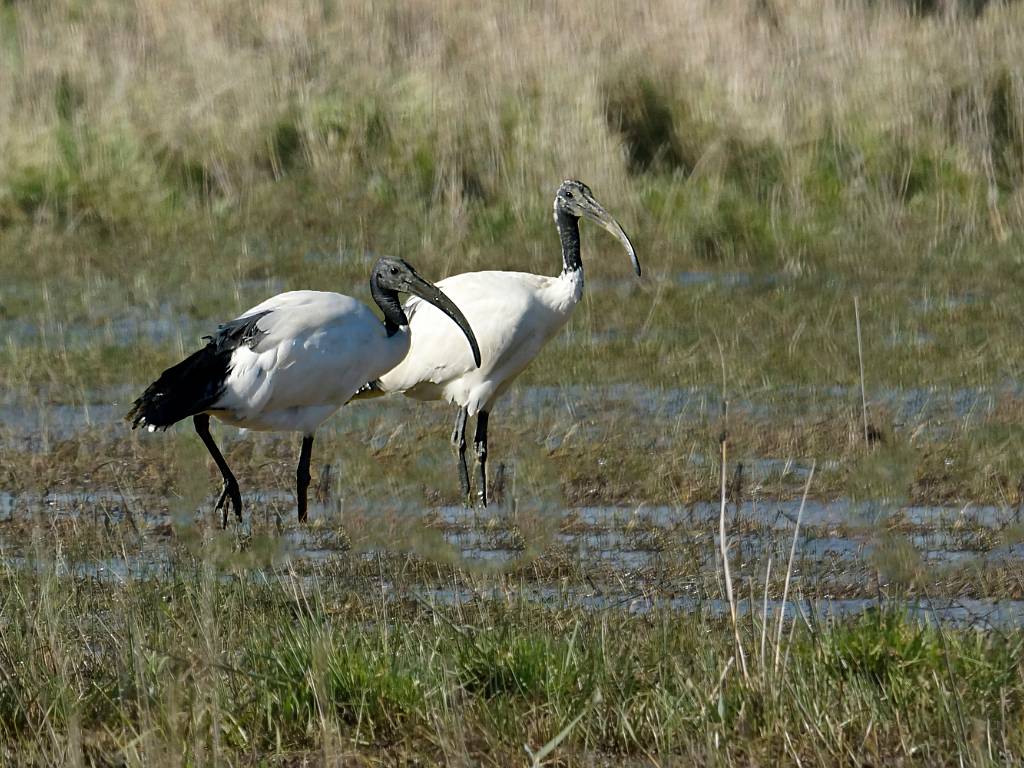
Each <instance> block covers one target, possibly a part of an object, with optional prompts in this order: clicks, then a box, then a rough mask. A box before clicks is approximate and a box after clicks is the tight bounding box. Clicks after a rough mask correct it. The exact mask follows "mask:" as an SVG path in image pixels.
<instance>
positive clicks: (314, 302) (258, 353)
mask: <svg viewBox="0 0 1024 768" xmlns="http://www.w3.org/2000/svg"><path fill="white" fill-rule="evenodd" d="M399 292H403V293H411V294H413V295H415V296H418V297H419V298H421V299H423V300H424V301H426V302H428V303H429V304H432V305H433V306H435V307H437V309H438V311H439V312H441V313H443V314H444V315H447V316H448V317H449V318H451V320H453V321H454V323H453V326H455V327H458V328H459V329H460V331H461V333H463V334H465V339H468V340H469V345H468V347H467V354H468V353H471V355H472V359H473V360H475V361H477V363H479V361H480V348H479V346H478V345H477V340H476V337H475V336H474V335H473V330H472V328H471V327H470V325H469V323H468V322H467V321H466V318H465V316H464V315H463V314H462V312H461V311H460V310H459V308H458V307H457V306H456V305H455V304H454V303H453V302H452V301H451V299H450V298H448V297H447V296H446V295H445V294H444V293H442V292H441V291H440V290H438V288H437V287H436V286H435V285H433V284H431V283H429V282H427V281H426V280H424V279H423V278H422V277H420V276H419V275H418V274H416V271H415V270H414V269H413V268H412V267H411V266H409V265H408V264H407V263H406V262H404V261H402V260H401V259H396V258H390V257H383V258H381V259H379V260H378V261H377V263H376V264H375V265H374V267H373V273H372V275H371V277H370V293H371V295H372V296H373V300H374V301H375V302H376V303H377V306H378V307H380V308H381V311H382V312H383V313H384V321H383V322H381V321H380V319H378V317H377V316H376V315H375V314H374V313H373V312H372V311H371V310H370V308H369V307H367V306H366V305H365V304H363V303H362V302H361V301H358V300H356V299H353V298H352V297H351V296H345V295H343V294H340V293H329V292H325V291H288V292H286V293H281V294H278V295H277V296H274V297H273V298H270V299H267V300H266V301H264V302H263V303H262V304H257V305H256V306H255V307H253V308H252V309H250V310H248V311H247V312H245V313H243V314H242V315H241V316H240V317H238V318H236V319H234V320H232V321H230V322H228V323H224V324H223V325H221V326H220V327H219V328H218V329H217V332H216V334H214V335H213V336H207V337H206V339H207V341H208V343H207V344H206V346H205V347H203V348H202V349H200V350H199V351H197V352H194V353H193V354H191V355H189V356H188V357H187V358H185V359H184V360H183V361H181V362H180V363H178V364H177V365H175V366H173V367H171V368H168V369H167V370H166V371H164V372H163V373H162V374H160V377H159V378H158V379H157V380H156V381H155V382H153V383H152V384H150V385H149V387H147V389H146V391H145V392H144V393H143V394H142V396H141V397H140V398H139V399H138V400H136V401H135V403H134V405H133V406H132V409H131V411H129V413H128V415H127V417H126V418H127V419H128V420H129V421H131V423H132V428H133V429H134V428H135V427H145V428H147V429H148V430H149V431H150V432H152V431H154V430H156V429H167V427H169V426H171V425H172V424H174V423H175V422H178V421H181V420H182V419H184V418H187V417H188V416H191V417H192V423H193V425H194V426H195V430H196V432H197V433H198V435H199V437H200V439H201V440H202V441H203V444H204V445H205V446H206V448H207V450H208V451H209V452H210V456H212V457H213V460H214V462H216V464H217V468H218V469H219V470H220V473H221V475H222V476H223V478H224V490H223V491H222V492H221V495H220V498H219V499H218V501H217V507H216V508H217V509H218V510H220V509H223V511H224V517H223V524H224V525H225V526H226V525H227V519H228V506H227V502H230V503H231V506H233V507H234V510H235V515H236V516H237V517H238V519H239V520H241V519H242V497H241V494H240V493H239V489H238V482H237V481H236V480H235V476H234V475H233V474H232V473H231V469H230V468H229V467H228V464H227V462H226V461H225V460H224V456H223V455H222V454H221V452H220V450H219V449H218V448H217V445H216V443H215V442H214V440H213V436H212V435H211V434H210V416H215V417H217V418H218V419H220V420H221V421H223V422H225V423H226V424H230V425H232V426H235V427H240V428H244V429H255V430H267V431H295V432H301V433H302V449H301V451H300V454H299V465H298V470H297V471H296V501H297V504H298V515H299V521H300V522H302V521H304V520H305V519H306V489H307V488H308V487H309V480H310V477H309V460H310V455H311V452H312V449H313V434H314V433H315V432H316V429H317V427H319V426H320V424H321V423H323V421H324V420H325V419H327V418H328V417H329V416H330V415H331V414H333V413H334V412H335V411H336V410H338V408H340V407H341V406H342V405H344V404H345V403H347V402H348V401H349V400H350V399H351V397H352V395H353V394H355V392H356V391H357V390H358V389H359V388H360V386H361V385H362V384H364V383H365V382H366V381H367V380H369V379H373V378H375V377H377V376H380V375H382V374H384V373H385V372H387V371H389V370H390V369H391V368H393V367H394V366H396V365H397V364H398V363H400V362H401V360H402V358H403V357H405V355H406V354H407V353H408V351H409V342H410V335H411V332H410V329H409V321H408V319H407V318H406V314H405V312H404V311H403V310H402V305H401V302H400V301H399V299H398V293H399ZM463 343H465V340H463Z"/></svg>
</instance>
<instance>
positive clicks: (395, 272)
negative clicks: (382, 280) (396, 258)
mask: <svg viewBox="0 0 1024 768" xmlns="http://www.w3.org/2000/svg"><path fill="white" fill-rule="evenodd" d="M391 274H392V275H397V274H398V267H392V268H391Z"/></svg>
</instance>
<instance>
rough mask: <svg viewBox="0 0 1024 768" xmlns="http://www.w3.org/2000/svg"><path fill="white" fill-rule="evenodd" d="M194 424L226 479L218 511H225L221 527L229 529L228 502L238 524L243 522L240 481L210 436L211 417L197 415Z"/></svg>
mask: <svg viewBox="0 0 1024 768" xmlns="http://www.w3.org/2000/svg"><path fill="white" fill-rule="evenodd" d="M192 424H193V426H194V427H195V428H196V434H197V435H199V439H200V440H202V441H203V445H205V446H206V450H208V451H209V452H210V455H211V456H212V457H213V461H214V463H216V465H217V469H219V470H220V474H221V476H222V477H223V478H224V490H223V491H221V492H220V498H219V499H217V506H216V509H222V510H224V517H223V519H222V520H221V525H223V526H224V527H225V528H227V527H228V502H229V501H230V502H231V506H233V507H234V508H235V517H237V518H238V522H242V494H241V493H240V492H239V490H238V481H237V480H235V476H234V475H233V474H231V467H229V466H228V463H227V462H226V461H225V460H224V456H223V454H221V452H220V449H219V448H218V447H217V444H216V443H215V442H213V435H211V434H210V417H209V416H208V415H207V414H205V413H197V414H196V415H195V416H193V417H192Z"/></svg>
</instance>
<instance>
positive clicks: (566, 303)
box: [358, 180, 640, 506]
mask: <svg viewBox="0 0 1024 768" xmlns="http://www.w3.org/2000/svg"><path fill="white" fill-rule="evenodd" d="M554 209H555V210H554V218H555V225H556V227H557V228H558V236H559V238H560V239H561V241H562V273H561V274H560V275H559V276H558V277H547V276H544V275H533V274H529V273H526V272H498V271H489V272H467V273H464V274H461V275H454V276H452V277H448V278H445V279H444V280H441V281H440V282H439V283H438V284H437V285H438V287H439V288H442V289H443V290H444V292H445V293H446V294H448V296H450V297H451V299H452V300H453V301H454V302H456V303H457V304H458V305H459V307H460V308H461V309H462V311H463V312H465V313H466V317H467V318H468V319H469V320H470V322H471V323H472V325H473V329H474V330H475V331H476V333H477V338H478V339H479V341H480V350H481V353H482V363H480V364H479V365H474V361H473V360H472V359H471V358H470V356H469V355H468V354H467V352H466V350H465V348H464V347H465V345H460V344H458V343H457V342H458V338H457V335H456V334H455V333H453V329H452V328H450V327H449V325H448V324H446V323H445V322H444V321H443V318H442V317H441V315H440V313H438V312H437V311H436V310H434V309H433V308H432V307H430V306H428V305H426V304H424V303H423V302H421V301H419V300H418V299H416V298H410V299H409V300H408V301H407V302H406V304H405V312H406V315H407V316H408V317H409V324H410V325H409V327H410V330H411V332H412V347H411V349H410V350H409V354H408V355H406V357H405V358H404V359H403V360H402V361H401V362H400V363H399V364H398V365H397V366H396V367H395V368H394V369H392V370H391V371H389V372H388V373H385V374H384V375H382V376H381V377H380V378H379V379H377V380H376V381H371V382H370V383H369V384H368V385H367V386H366V387H364V388H363V389H362V390H360V392H359V394H358V397H360V398H364V397H373V396H375V395H380V394H385V393H391V392H402V393H404V394H406V395H407V396H409V397H413V398H416V399H419V400H446V401H447V402H449V403H452V404H454V405H457V406H458V407H459V411H458V416H457V417H456V420H455V429H454V431H453V432H452V437H451V441H452V447H453V448H454V450H455V454H456V459H457V464H458V473H459V485H460V488H461V490H462V494H463V496H464V497H465V499H466V501H467V503H469V502H471V500H472V497H471V495H470V485H469V471H468V469H467V466H466V421H467V419H468V418H469V417H471V416H474V415H475V416H476V434H475V437H474V448H475V453H476V461H477V497H478V501H479V503H480V504H481V505H482V506H486V505H487V421H488V416H489V414H490V412H491V408H492V406H493V405H494V403H495V401H496V400H497V399H498V397H499V396H500V395H501V394H502V393H504V392H505V390H506V389H508V387H509V385H510V384H511V383H512V381H513V380H514V379H515V378H516V376H518V375H519V374H520V373H521V372H522V371H523V369H524V368H526V366H527V365H528V364H529V363H530V361H531V360H533V358H534V357H536V356H537V353H539V352H540V350H541V348H542V347H543V346H544V345H545V344H546V343H547V342H548V341H549V340H550V339H551V338H552V337H553V336H554V335H555V334H556V333H558V331H559V330H560V329H561V328H562V327H563V326H564V325H565V324H566V322H567V321H568V320H569V316H570V315H571V314H572V311H573V308H575V306H576V304H577V303H578V302H579V300H580V297H581V296H582V295H583V262H582V261H581V260H580V226H579V222H580V218H583V217H585V218H588V219H590V220H592V221H594V222H596V223H597V224H599V225H600V226H601V227H603V228H604V229H606V230H608V231H609V232H611V233H612V234H613V235H615V237H617V238H618V239H619V240H620V241H621V243H622V244H623V245H624V246H625V248H626V252H627V253H628V254H629V257H630V259H631V260H632V262H633V269H634V270H635V271H636V274H637V275H639V274H640V262H639V261H638V260H637V257H636V251H635V250H634V249H633V244H632V243H631V242H630V241H629V237H628V236H627V235H626V233H625V231H623V229H622V227H621V226H620V225H619V223H618V222H617V221H616V220H615V219H614V218H613V217H612V216H611V214H609V213H608V212H607V211H606V210H605V209H604V208H603V207H602V206H601V204H600V203H598V202H597V200H595V199H594V195H593V193H592V192H591V191H590V188H589V187H588V186H587V185H586V184H584V183H583V182H581V181H574V180H567V181H563V182H562V184H561V186H560V187H559V188H558V191H557V192H556V193H555V205H554Z"/></svg>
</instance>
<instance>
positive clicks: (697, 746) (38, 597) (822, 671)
mask: <svg viewBox="0 0 1024 768" xmlns="http://www.w3.org/2000/svg"><path fill="white" fill-rule="evenodd" d="M59 563H60V553H59V551H57V552H54V551H52V550H47V549H46V548H45V547H43V546H40V548H39V549H38V550H37V551H36V553H35V555H33V557H32V558H31V559H30V561H29V566H30V567H29V568H27V569H26V568H17V569H15V568H12V567H11V566H9V565H5V566H4V568H3V572H2V574H0V578H2V580H3V594H4V602H3V608H4V616H5V621H4V624H3V626H2V628H0V660H2V665H0V669H2V670H3V674H4V676H5V684H4V686H3V689H2V690H3V692H2V694H0V712H2V716H0V728H2V729H3V739H2V743H3V744H4V747H3V749H4V753H3V756H4V759H5V760H7V761H16V762H18V763H19V764H33V763H34V764H52V763H53V762H73V761H76V760H81V759H84V760H85V761H86V762H101V763H105V762H107V761H108V760H109V759H110V757H111V756H113V755H119V756H120V758H119V759H120V760H122V761H124V762H125V763H126V764H129V765H131V764H149V765H153V764H177V763H179V762H180V761H182V760H184V761H186V762H191V761H193V760H203V761H207V760H228V761H230V762H237V761H241V762H251V761H256V762H262V761H263V760H266V759H269V758H271V757H272V756H277V759H286V760H294V759H299V758H302V757H304V758H306V759H312V760H314V761H315V762H320V761H326V762H329V763H330V762H337V761H342V762H344V759H348V758H345V757H344V756H346V755H348V756H349V757H350V758H354V757H355V756H356V755H362V756H363V758H362V759H365V760H368V761H370V762H376V761H377V760H385V761H386V760H391V761H393V760H396V759H397V760H400V761H401V760H421V761H426V762H435V761H448V760H464V759H468V760H470V761H473V762H476V761H483V762H485V763H489V764H495V765H497V764H507V763H508V762H509V761H512V762H521V761H522V760H523V759H524V752H523V745H524V744H526V745H530V746H531V747H532V748H533V749H534V750H536V749H539V748H540V747H541V746H542V745H543V744H545V743H547V742H548V741H549V740H550V739H552V738H553V737H554V736H555V735H556V734H558V733H559V731H560V730H562V728H563V727H564V726H565V725H566V724H568V723H569V722H571V721H573V720H574V719H575V718H577V717H578V716H579V715H580V714H581V713H585V714H584V716H583V717H582V718H580V719H579V720H578V721H577V722H576V724H575V726H574V727H573V728H572V729H571V730H570V732H569V733H568V734H567V736H566V737H565V739H564V741H563V742H562V743H561V744H560V745H559V746H558V749H557V751H556V753H555V754H556V755H558V756H559V759H560V760H562V761H564V762H567V763H569V764H576V763H587V762H590V761H593V760H595V759H596V760H605V761H619V760H626V761H636V762H643V761H644V760H645V759H647V758H648V757H651V756H653V755H658V756H660V757H659V760H667V759H670V758H671V759H676V760H697V761H699V762H723V763H725V762H733V761H738V762H743V763H763V762H766V761H769V762H770V761H777V760H782V761H788V760H795V759H800V760H802V761H804V762H806V763H810V764H822V765H824V764H833V763H834V762H836V761H846V760H853V761H857V762H864V761H888V760H892V759H900V760H903V761H906V762H908V763H910V764H922V765H934V764H946V763H948V762H951V758H954V757H955V756H958V755H962V756H963V758H964V760H965V761H967V762H968V763H969V764H978V765H985V764H993V765H994V764H1004V763H1006V762H1013V761H1014V760H1016V759H1018V758H1019V756H1020V754H1021V750H1022V749H1024V744H1022V743H1021V741H1020V734H1021V728H1020V725H1021V719H1022V717H1024V688H1022V686H1024V681H1022V679H1021V676H1020V668H1021V667H1020V663H1021V659H1020V654H1021V652H1022V646H1021V641H1020V638H1019V635H1018V633H1010V634H1003V633H1000V632H986V633H979V632H976V631H974V630H959V629H951V628H946V629H944V630H942V634H941V635H940V631H939V630H938V629H937V628H936V627H935V626H930V625H928V624H927V623H918V622H916V621H913V620H910V619H908V618H906V616H905V614H903V613H901V612H899V611H898V610H895V609H883V610H881V611H875V612H870V613H868V614H866V615H864V616H863V617H861V618H857V619H852V620H850V619H847V620H825V621H824V622H823V623H822V620H820V619H819V620H817V621H814V622H812V623H810V624H808V623H806V622H805V621H804V620H800V619H797V620H796V621H795V622H787V624H786V631H785V632H784V633H783V634H782V635H781V637H782V640H781V643H782V658H783V659H784V663H783V664H781V665H778V666H775V665H773V664H772V663H771V658H772V653H771V651H772V646H773V645H774V643H775V642H776V641H775V640H774V639H771V640H770V642H769V653H768V663H767V664H766V663H764V658H763V657H762V656H761V655H760V654H759V652H758V643H759V642H760V637H761V633H760V626H759V622H760V621H762V620H769V618H771V617H761V616H759V615H754V616H753V617H747V618H741V619H740V622H739V635H738V636H739V641H740V643H741V644H742V647H744V648H745V649H746V652H747V655H748V657H749V658H750V660H751V674H750V675H749V677H748V678H747V679H746V680H744V679H743V678H742V677H739V676H737V675H734V674H729V673H728V669H729V667H730V666H731V664H732V659H733V658H734V654H735V652H736V648H735V646H734V639H733V636H732V634H733V633H732V629H731V628H730V627H729V623H728V620H727V619H721V618H717V617H716V616H717V615H716V614H713V613H709V612H706V611H703V610H701V609H699V608H698V610H696V611H695V612H693V613H692V614H686V615H684V614H678V613H675V612H671V611H657V610H656V611H654V612H652V613H650V614H647V615H646V616H645V617H644V618H643V619H637V618H636V617H632V616H630V615H629V614H627V613H624V612H622V611H620V610H604V611H600V610H599V611H591V610H585V609H582V608H580V607H579V606H576V605H573V603H572V602H571V600H570V601H568V602H566V603H565V604H564V605H563V606H562V607H556V608H544V607H540V606H538V605H536V604H534V603H531V602H529V601H525V600H521V599H519V598H516V597H514V596H511V597H508V598H490V599H484V598H475V599H470V600H468V601H460V602H458V603H456V604H450V603H445V602H438V601H436V600H435V599H434V598H432V597H430V596H429V593H428V596H426V597H420V596H418V590H417V587H416V586H415V581H414V580H411V579H410V578H409V576H408V575H407V574H408V573H409V572H408V568H407V566H406V565H404V564H403V561H402V558H398V559H396V558H388V559H384V560H376V561H374V562H373V563H372V565H373V566H374V567H373V568H366V569H363V570H364V571H365V575H363V576H359V575H358V573H357V572H355V571H353V570H351V569H350V568H348V567H346V566H344V565H340V566H338V567H335V568H333V569H332V568H331V567H325V568H322V569H321V570H320V571H319V572H318V573H317V574H316V577H315V578H312V579H310V578H308V577H305V578H304V577H302V576H299V575H297V574H296V573H295V572H289V571H288V570H287V569H284V570H280V569H278V570H274V569H272V570H255V571H243V572H236V575H230V574H227V573H225V572H223V571H222V570H220V569H219V568H218V567H217V566H216V565H215V564H214V561H213V560H211V555H209V554H203V553H202V551H200V552H199V553H198V556H196V557H193V556H183V557H182V558H181V559H179V560H178V561H177V562H176V563H175V568H174V569H173V571H172V575H171V576H170V577H169V578H165V579H159V580H154V579H139V580H128V581H124V582H116V581H110V580H106V579H98V578H73V577H69V576H66V575H61V569H60V565H59ZM769 637H770V638H772V637H773V636H772V635H771V634H770V635H769ZM759 659H760V661H759ZM954 700H957V701H958V702H959V705H960V707H961V709H962V711H963V712H966V713H968V715H967V718H966V719H965V720H964V721H963V722H961V721H960V720H959V719H958V718H957V716H956V714H955V713H954V710H953V708H952V706H951V702H952V701H954Z"/></svg>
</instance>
